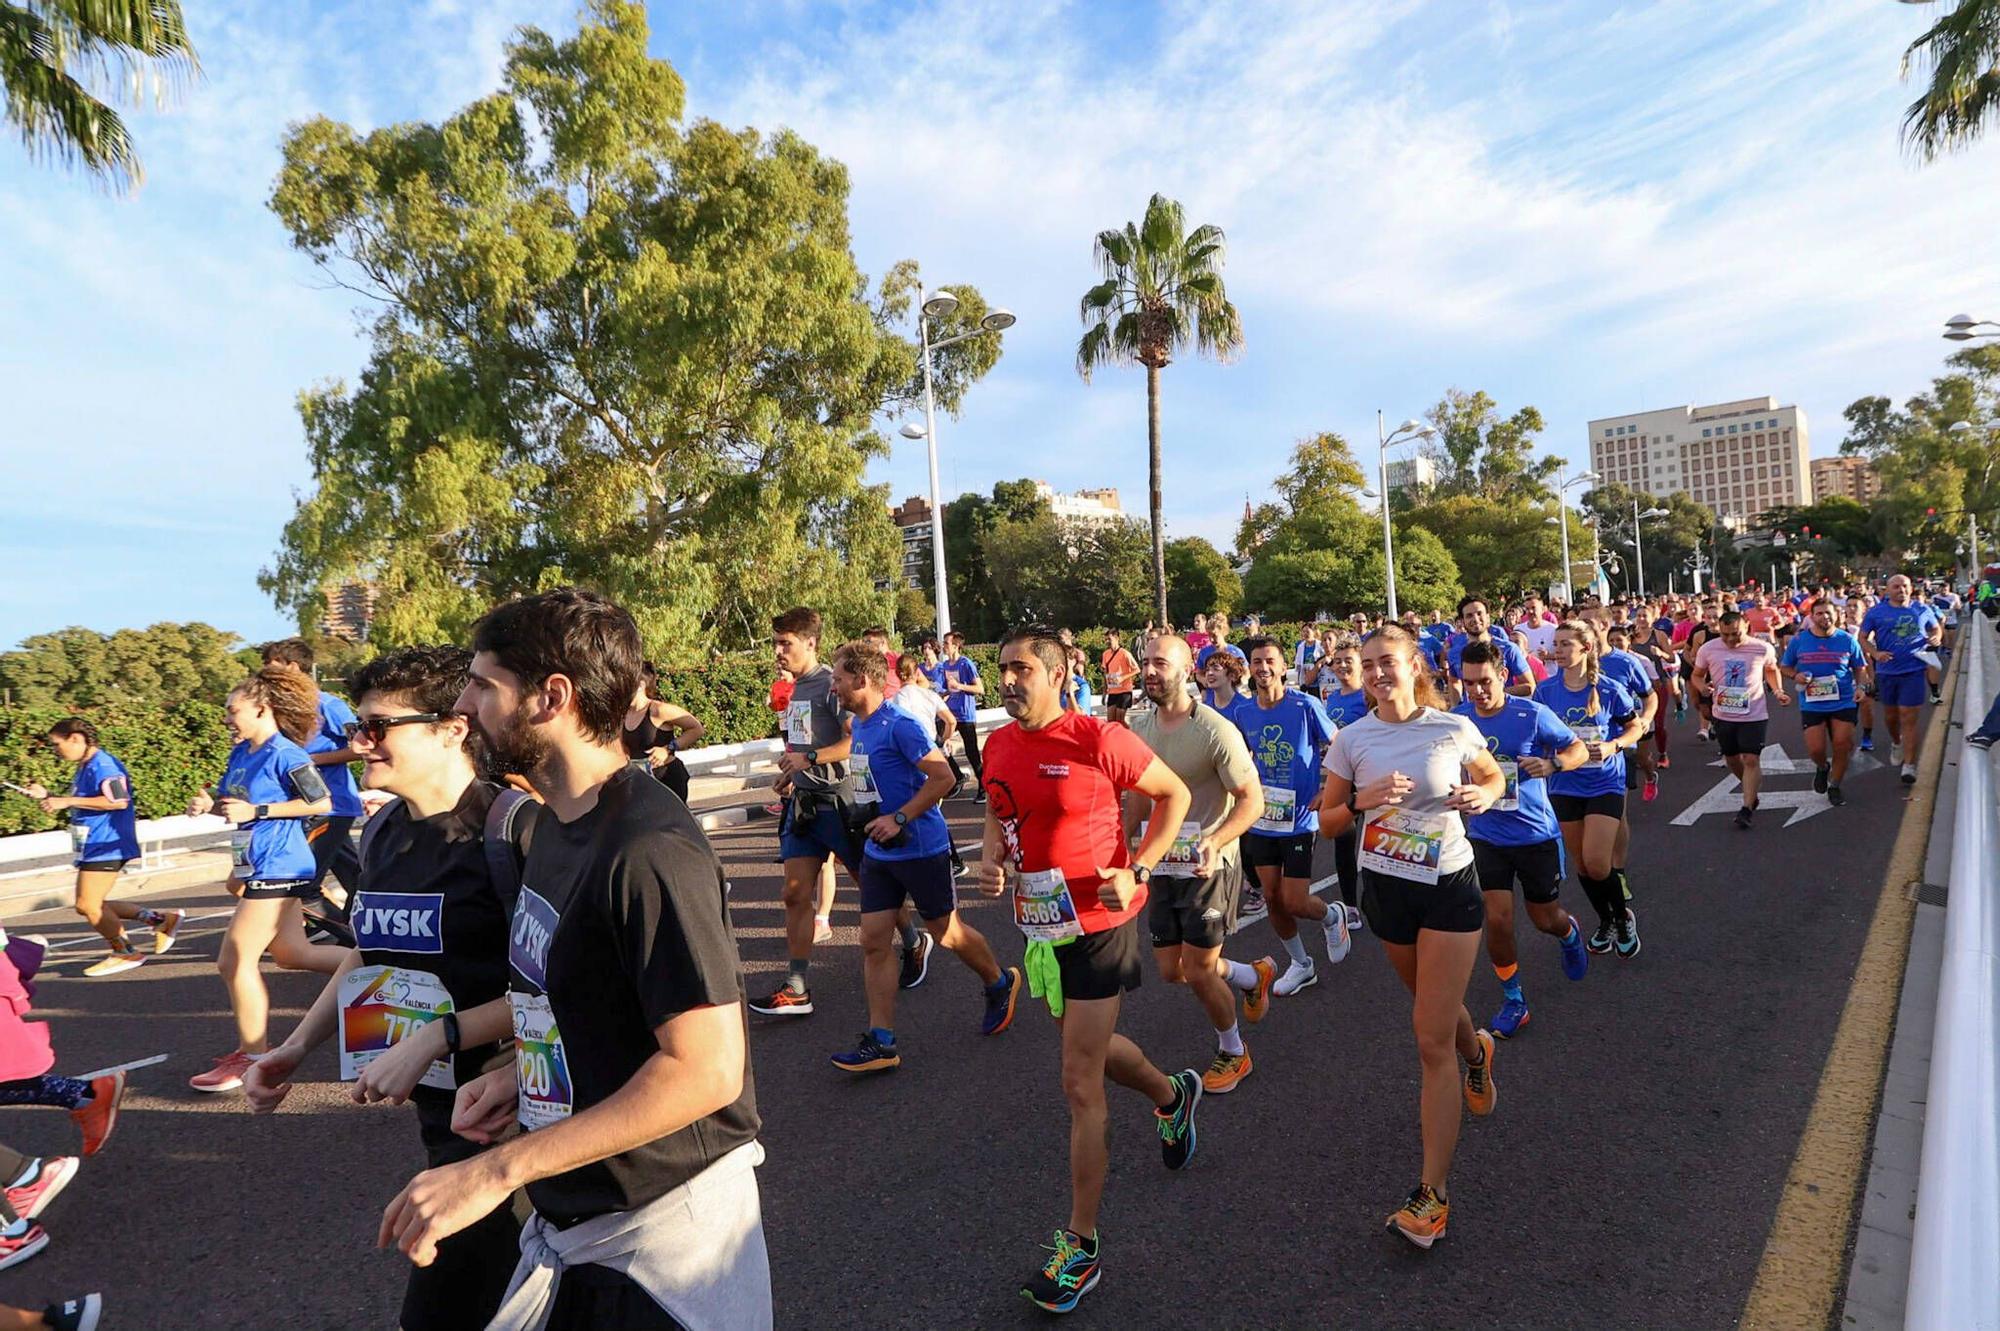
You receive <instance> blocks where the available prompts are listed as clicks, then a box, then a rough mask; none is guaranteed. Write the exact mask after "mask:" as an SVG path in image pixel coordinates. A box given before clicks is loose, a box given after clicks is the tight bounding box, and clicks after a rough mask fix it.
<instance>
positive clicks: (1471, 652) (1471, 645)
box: [1458, 638, 1500, 668]
mask: <svg viewBox="0 0 2000 1331" xmlns="http://www.w3.org/2000/svg"><path fill="white" fill-rule="evenodd" d="M1499 663H1500V649H1499V648H1498V647H1496V646H1494V645H1493V640H1492V639H1491V638H1481V639H1479V640H1478V641H1476V642H1468V643H1466V644H1465V650H1464V651H1462V652H1460V653H1459V654H1458V664H1459V666H1460V667H1461V668H1463V667H1465V666H1469V665H1489V666H1490V665H1498V664H1499Z"/></svg>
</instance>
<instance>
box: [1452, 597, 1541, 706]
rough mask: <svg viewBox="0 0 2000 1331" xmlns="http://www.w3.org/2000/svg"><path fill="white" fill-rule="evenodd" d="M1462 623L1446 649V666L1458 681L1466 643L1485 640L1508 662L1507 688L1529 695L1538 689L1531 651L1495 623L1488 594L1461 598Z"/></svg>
mask: <svg viewBox="0 0 2000 1331" xmlns="http://www.w3.org/2000/svg"><path fill="white" fill-rule="evenodd" d="M1458 627H1459V631H1458V632H1457V633H1454V634H1452V635H1451V638H1450V640H1449V641H1447V642H1446V643H1445V649H1444V658H1445V667H1446V670H1447V671H1448V673H1449V674H1450V676H1451V679H1452V681H1453V683H1454V685H1456V682H1457V680H1458V662H1459V657H1460V656H1461V655H1463V654H1464V652H1465V644H1467V643H1468V642H1473V641H1484V642H1491V643H1492V644H1493V647H1494V650H1495V651H1497V652H1499V653H1500V655H1501V658H1502V660H1503V661H1504V662H1505V663H1506V666H1507V692H1509V693H1514V694H1519V695H1520V696H1521V697H1524V698H1525V697H1527V696H1528V695H1529V694H1531V693H1533V692H1534V691H1535V676H1534V672H1533V671H1531V670H1530V669H1529V668H1528V654H1527V653H1526V652H1524V651H1522V650H1521V649H1520V648H1519V647H1516V646H1515V645H1514V640H1513V639H1512V638H1510V637H1508V636H1507V633H1506V630H1504V629H1498V628H1496V627H1495V626H1494V623H1493V616H1492V614H1491V613H1490V612H1488V610H1487V609H1486V600H1485V598H1484V597H1479V596H1467V597H1465V598H1463V599H1461V600H1460V601H1459V603H1458Z"/></svg>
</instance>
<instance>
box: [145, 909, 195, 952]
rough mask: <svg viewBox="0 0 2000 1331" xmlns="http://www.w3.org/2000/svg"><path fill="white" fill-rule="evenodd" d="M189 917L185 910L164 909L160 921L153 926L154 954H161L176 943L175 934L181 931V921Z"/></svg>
mask: <svg viewBox="0 0 2000 1331" xmlns="http://www.w3.org/2000/svg"><path fill="white" fill-rule="evenodd" d="M186 918H187V912H186V911H184V910H163V911H161V912H160V922H159V923H158V924H156V925H154V926H153V955H154V956H156V957H157V956H159V955H160V954H161V953H162V952H165V951H168V950H169V949H171V948H172V947H173V945H174V935H175V934H177V933H179V932H180V928H181V921H182V920H185V919H186Z"/></svg>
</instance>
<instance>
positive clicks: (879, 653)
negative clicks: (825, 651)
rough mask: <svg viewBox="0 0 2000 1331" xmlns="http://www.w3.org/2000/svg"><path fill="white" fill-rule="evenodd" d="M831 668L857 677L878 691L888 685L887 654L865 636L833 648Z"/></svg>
mask: <svg viewBox="0 0 2000 1331" xmlns="http://www.w3.org/2000/svg"><path fill="white" fill-rule="evenodd" d="M833 667H834V669H836V670H845V671H847V673H849V674H850V675H859V676H861V678H863V679H865V680H867V681H868V682H869V683H870V684H873V685H874V686H875V687H876V688H878V689H879V688H883V687H885V686H887V684H888V683H889V656H888V654H887V653H886V652H884V651H883V650H882V649H881V648H880V647H877V646H876V645H875V644H874V643H872V642H870V641H868V639H867V638H866V637H865V636H864V637H860V638H856V639H855V640H854V641H853V642H843V643H842V644H840V646H838V647H836V648H834V649H833Z"/></svg>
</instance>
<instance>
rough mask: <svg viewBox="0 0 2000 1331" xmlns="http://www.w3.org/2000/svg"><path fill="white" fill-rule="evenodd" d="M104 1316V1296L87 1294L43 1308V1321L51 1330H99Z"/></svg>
mask: <svg viewBox="0 0 2000 1331" xmlns="http://www.w3.org/2000/svg"><path fill="white" fill-rule="evenodd" d="M103 1316H104V1296H103V1295H102V1294H86V1295H84V1296H83V1297H82V1298H80V1299H64V1300H63V1301H62V1302H61V1303H51V1304H50V1305H49V1306H48V1307H46V1308H44V1309H43V1310H42V1321H43V1323H44V1324H46V1325H47V1326H48V1327H49V1328H50V1331H97V1324H98V1321H99V1319H101V1318H102V1317H103Z"/></svg>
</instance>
